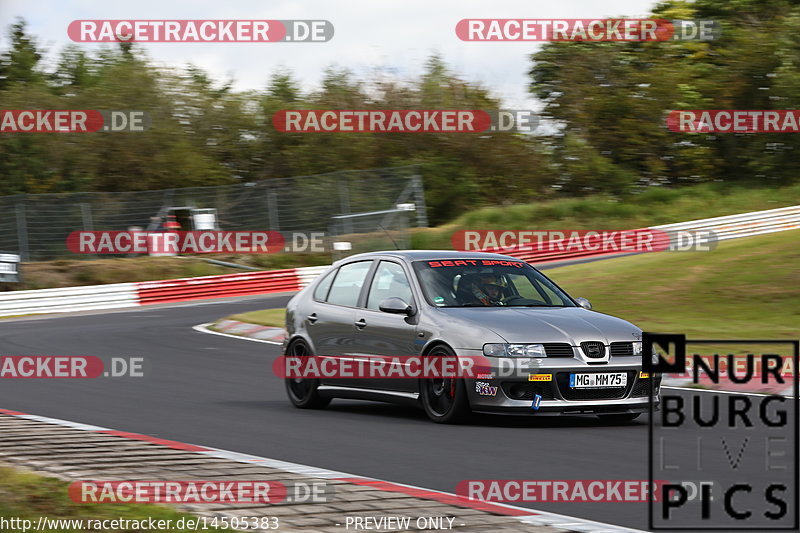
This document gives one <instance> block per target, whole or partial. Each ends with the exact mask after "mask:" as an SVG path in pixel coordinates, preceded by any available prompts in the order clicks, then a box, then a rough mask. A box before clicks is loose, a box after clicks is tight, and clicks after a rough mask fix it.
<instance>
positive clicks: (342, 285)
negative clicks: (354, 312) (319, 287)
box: [327, 261, 372, 307]
mask: <svg viewBox="0 0 800 533" xmlns="http://www.w3.org/2000/svg"><path fill="white" fill-rule="evenodd" d="M371 266H372V261H359V262H357V263H350V264H349V265H344V266H342V267H340V268H339V270H338V271H337V273H336V278H335V279H334V280H333V284H332V285H331V290H330V292H329V293H328V300H327V302H328V303H331V304H336V305H346V306H348V307H355V306H356V304H358V295H359V294H361V287H363V286H364V279H365V278H366V277H367V272H369V268H370V267H371Z"/></svg>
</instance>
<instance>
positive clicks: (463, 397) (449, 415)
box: [419, 346, 470, 424]
mask: <svg viewBox="0 0 800 533" xmlns="http://www.w3.org/2000/svg"><path fill="white" fill-rule="evenodd" d="M428 356H429V357H456V354H455V353H454V352H453V350H451V349H450V348H448V347H447V346H437V347H436V348H434V349H433V350H431V352H430V353H429V354H428ZM419 386H420V401H421V402H422V407H423V409H425V414H426V415H428V418H430V419H431V420H433V421H434V422H436V423H437V424H457V423H459V422H463V421H464V419H465V418H466V417H467V415H468V414H469V412H470V408H469V400H468V399H467V388H466V386H465V385H464V380H463V379H457V378H435V379H421V380H420V382H419Z"/></svg>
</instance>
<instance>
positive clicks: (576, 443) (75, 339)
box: [0, 294, 793, 529]
mask: <svg viewBox="0 0 800 533" xmlns="http://www.w3.org/2000/svg"><path fill="white" fill-rule="evenodd" d="M289 297H290V295H287V294H281V295H271V296H264V297H249V298H239V299H227V300H212V301H198V302H195V303H191V302H190V303H182V304H175V305H173V306H148V307H140V308H136V309H134V310H124V311H116V312H106V313H99V314H92V313H86V314H76V315H69V316H51V317H37V318H20V319H11V320H5V321H2V322H0V346H2V351H1V353H2V354H3V355H95V356H99V357H101V358H103V359H107V358H109V357H144V358H145V360H146V366H145V374H146V375H145V376H144V377H138V378H132V377H127V378H96V379H3V380H0V407H2V408H5V409H11V410H17V411H22V412H26V413H31V414H37V415H42V416H48V417H54V418H61V419H66V420H71V421H77V422H83V423H87V424H94V425H99V426H104V427H109V428H114V429H118V430H123V431H130V432H135V433H143V434H147V435H153V436H157V437H160V438H165V439H171V440H178V441H183V442H190V443H194V444H199V445H205V446H211V447H216V448H222V449H227V450H233V451H237V452H243V453H249V454H254V455H259V456H264V457H270V458H275V459H281V460H286V461H291V462H297V463H302V464H307V465H312V466H317V467H322V468H327V469H331V470H337V471H342V472H347V473H351V474H356V475H363V476H369V477H376V478H380V479H385V480H390V481H393V482H398V483H407V484H413V485H417V486H421V487H426V488H431V489H437V490H443V491H448V492H454V491H455V487H456V484H457V483H458V482H459V481H462V480H465V479H539V480H556V479H641V480H645V479H647V420H646V417H643V418H640V419H639V420H636V421H635V422H631V423H627V424H624V425H616V426H612V425H606V424H603V423H600V422H598V420H597V419H595V418H593V417H560V418H535V419H534V418H529V417H504V416H489V415H476V416H475V418H474V420H473V421H472V423H471V424H469V425H462V426H444V425H438V424H434V423H432V422H429V421H428V420H427V419H426V418H425V416H424V414H423V412H422V411H421V410H416V409H413V408H409V407H400V406H394V405H390V404H382V403H377V402H357V401H344V400H335V401H334V402H333V403H332V404H331V406H330V407H329V408H327V409H325V410H322V411H306V410H298V409H295V408H293V407H291V406H290V405H289V403H288V401H287V399H286V394H285V390H284V386H283V382H282V381H281V380H279V379H278V378H277V377H275V376H274V375H273V374H272V371H271V367H270V364H271V362H272V360H273V358H274V357H276V356H277V355H278V354H279V350H280V347H279V346H274V345H268V344H264V343H257V342H250V341H246V340H240V339H234V338H229V337H223V336H217V335H209V334H204V333H201V332H198V331H194V330H193V329H192V326H194V325H196V324H200V323H205V322H211V321H213V320H215V319H217V318H219V317H222V316H226V315H228V314H232V313H237V312H244V311H250V310H256V309H263V308H269V307H282V306H283V305H285V303H286V302H287V301H288V299H289ZM790 413H793V411H791V410H790ZM699 434H701V433H699V432H698V431H691V430H690V431H688V432H686V434H685V439H686V443H687V445H686V446H685V447H681V448H678V449H676V450H675V453H674V454H672V455H670V460H672V461H684V460H685V461H687V462H691V461H692V458H693V457H694V456H695V455H696V451H695V450H694V449H693V448H692V446H691V445H690V444H691V443H692V442H693V441H694V438H695V436H696V435H699ZM710 434H711V435H712V436H713V430H712V433H709V432H708V431H706V432H704V433H702V435H705V436H708V435H710ZM729 445H730V446H731V448H732V449H734V450H735V449H738V446H739V443H738V442H736V441H730V440H729ZM753 446H754V447H753V448H752V450H754V452H753V454H751V453H750V451H751V450H748V453H747V454H746V455H745V456H744V459H743V460H742V461H741V464H740V465H739V470H738V471H737V472H736V473H735V474H736V476H734V477H736V478H737V479H738V478H740V477H743V478H746V479H750V480H758V479H766V478H769V477H770V476H774V473H772V474H770V473H769V472H765V467H764V459H763V457H764V456H763V451H759V450H758V449H757V448H758V446H761V444H754V445H753ZM718 453H719V454H721V452H718ZM759 454H760V455H759ZM518 505H524V506H528V507H533V508H538V509H543V510H547V511H551V512H556V513H562V514H566V515H571V516H577V517H582V518H587V519H592V520H598V521H602V522H607V523H611V524H618V525H624V526H628V527H635V528H641V529H646V526H647V522H646V516H647V513H646V504H641V503H531V504H518Z"/></svg>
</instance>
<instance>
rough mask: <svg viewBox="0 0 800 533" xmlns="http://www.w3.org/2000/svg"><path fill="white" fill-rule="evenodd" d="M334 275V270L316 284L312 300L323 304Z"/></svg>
mask: <svg viewBox="0 0 800 533" xmlns="http://www.w3.org/2000/svg"><path fill="white" fill-rule="evenodd" d="M334 275H336V271H335V270H331V271H330V272H328V273H327V274H326V275H325V277H324V278H322V281H320V282H319V283H318V284H317V288H316V289H314V299H315V300H319V301H320V302H324V301H325V299H326V298H327V297H328V289H330V288H331V283H332V282H333V276H334Z"/></svg>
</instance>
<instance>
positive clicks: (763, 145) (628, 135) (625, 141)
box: [0, 0, 800, 223]
mask: <svg viewBox="0 0 800 533" xmlns="http://www.w3.org/2000/svg"><path fill="white" fill-rule="evenodd" d="M799 5H800V0H798V1H790V0H697V1H694V2H686V1H669V2H664V3H662V4H659V5H658V6H656V7H655V9H654V12H653V16H654V17H657V18H667V19H714V20H716V21H718V22H720V24H721V27H722V35H721V38H719V39H717V40H714V41H704V42H699V41H694V42H693V41H675V42H672V41H670V42H648V43H632V42H628V43H623V42H609V43H576V42H571V43H548V44H545V45H544V46H543V47H542V48H541V49H540V51H539V52H536V53H534V54H532V55H531V65H532V66H531V70H530V80H531V82H530V92H531V93H532V94H533V95H534V96H535V97H536V98H538V99H539V100H540V101H541V102H542V103H543V105H544V109H543V113H542V114H543V118H544V120H545V121H546V122H547V124H548V127H547V128H545V133H542V131H539V132H538V133H537V134H523V133H512V132H485V133H475V134H464V133H451V134H447V133H416V134H409V133H313V134H304V133H282V132H278V131H277V130H275V129H274V127H273V126H272V124H271V118H272V115H273V114H274V113H275V112H276V111H278V110H281V109H412V108H415V109H498V108H502V107H503V104H502V102H501V101H500V100H499V99H498V98H496V97H494V96H493V95H492V94H491V92H490V91H489V90H488V89H487V88H486V87H484V86H482V85H481V84H479V83H475V82H470V81H468V80H464V79H463V78H462V77H460V76H459V75H458V74H457V73H454V72H453V71H452V70H451V69H450V68H449V67H448V65H446V63H445V62H444V61H443V59H442V58H441V57H439V56H436V55H434V56H431V57H430V58H429V59H428V60H427V62H426V64H425V68H424V70H423V72H422V74H421V75H420V76H418V77H416V78H412V79H404V80H399V79H397V78H394V77H391V76H384V75H381V74H376V75H374V76H371V77H369V78H368V79H362V78H359V77H357V76H356V75H354V74H353V73H352V72H350V71H349V70H347V69H344V68H338V67H330V68H328V69H326V70H325V71H324V72H323V73H321V84H320V88H319V89H317V90H314V91H304V90H302V89H301V87H300V85H299V83H298V81H297V80H296V79H295V77H294V76H293V74H292V72H291V71H288V70H280V71H276V72H272V73H271V74H270V75H269V81H268V83H267V84H266V86H265V87H264V88H263V89H261V90H252V91H237V90H234V88H233V84H232V82H231V81H230V80H216V79H214V78H213V77H212V76H211V75H209V74H208V73H207V72H204V71H203V70H201V69H200V68H197V67H196V66H193V65H186V66H184V67H182V68H179V69H176V68H164V67H160V66H157V65H156V64H155V63H154V62H153V61H152V60H151V59H150V58H149V57H147V55H146V54H145V53H144V52H143V50H141V49H140V48H138V47H137V46H136V45H135V44H131V43H121V44H119V45H115V46H107V47H104V48H100V49H98V51H95V52H88V51H86V50H84V49H82V48H81V47H79V46H77V45H68V46H66V47H65V48H64V49H63V50H61V51H60V52H59V53H58V54H57V58H56V60H55V61H54V62H52V63H47V64H45V61H44V60H43V58H44V56H45V50H44V49H43V47H42V46H41V45H40V43H39V41H38V39H37V38H36V37H35V36H34V35H32V34H31V33H30V32H29V31H28V28H27V25H26V22H25V21H24V20H21V19H19V20H17V21H16V22H15V23H14V24H12V25H11V26H10V28H9V29H8V36H9V39H8V45H7V48H6V49H5V50H2V51H0V107H2V108H3V109H30V108H40V109H129V110H147V111H148V112H149V113H150V115H151V117H152V127H151V128H150V129H148V130H147V131H145V132H131V133H94V134H77V133H72V134H52V133H48V134H45V133H41V134H0V195H10V194H19V193H45V192H74V191H128V190H147V189H160V188H171V187H187V186H204V185H222V184H229V183H237V182H252V181H257V180H264V179H271V178H281V177H287V176H299V175H309V174H316V173H323V172H330V171H335V170H343V169H364V168H377V167H387V166H400V165H406V164H419V165H420V167H421V171H422V175H423V178H424V182H425V188H426V199H427V202H428V206H429V212H430V215H431V216H430V218H431V221H432V222H433V223H441V222H444V221H447V220H449V219H451V218H453V217H454V216H457V215H458V214H460V213H461V212H464V211H465V210H469V209H472V208H474V207H476V206H482V205H498V204H499V205H502V204H509V203H521V202H531V201H537V200H541V199H547V198H553V197H558V196H564V195H569V196H576V195H583V194H590V193H597V192H603V193H608V194H612V195H628V194H635V193H637V192H638V191H641V190H642V189H643V188H646V187H652V186H669V187H674V186H680V185H685V184H692V183H700V182H721V184H722V186H726V185H750V184H758V185H760V186H763V185H764V184H775V185H783V184H786V183H789V182H793V181H796V180H797V175H796V168H797V163H798V159H799V158H800V142H799V141H798V140H799V139H800V136H797V135H792V134H785V133H784V134H750V135H747V134H720V135H712V134H685V133H674V132H670V131H668V130H667V129H666V127H665V126H664V117H665V113H666V111H667V110H671V109H722V108H730V109H793V108H796V107H797V104H798V99H800V90H798V89H800V72H798V65H800V41H799V40H798V37H797V35H798V31H797V30H798V28H800V7H799ZM266 75H267V73H265V76H266Z"/></svg>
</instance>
